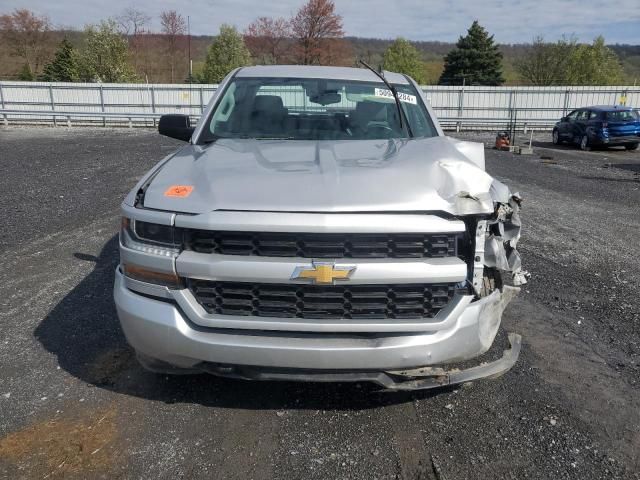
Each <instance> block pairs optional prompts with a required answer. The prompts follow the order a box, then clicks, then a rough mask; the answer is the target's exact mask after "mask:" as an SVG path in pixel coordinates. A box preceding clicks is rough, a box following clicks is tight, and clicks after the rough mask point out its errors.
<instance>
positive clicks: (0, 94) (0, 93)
mask: <svg viewBox="0 0 640 480" xmlns="http://www.w3.org/2000/svg"><path fill="white" fill-rule="evenodd" d="M0 106H1V107H2V109H3V110H4V108H5V105H4V92H3V91H2V82H0ZM2 117H3V119H4V126H5V127H6V126H8V125H9V120H8V118H7V114H6V113H3V114H2Z"/></svg>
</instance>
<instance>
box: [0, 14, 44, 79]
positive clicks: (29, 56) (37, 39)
mask: <svg viewBox="0 0 640 480" xmlns="http://www.w3.org/2000/svg"><path fill="white" fill-rule="evenodd" d="M0 35H1V36H2V38H3V40H4V42H5V43H6V44H7V45H8V47H9V49H10V51H11V55H13V56H16V57H20V58H22V59H24V62H25V68H26V69H28V71H29V72H30V73H31V74H32V75H37V74H38V73H40V69H41V67H42V65H43V64H44V63H45V61H46V60H47V59H48V58H49V56H50V55H51V54H52V52H53V47H55V45H54V42H53V41H52V38H51V36H52V32H51V22H50V21H49V18H48V17H46V16H38V15H36V14H35V13H33V12H32V11H30V10H27V9H25V8H22V9H17V10H14V11H13V13H11V14H9V15H0Z"/></svg>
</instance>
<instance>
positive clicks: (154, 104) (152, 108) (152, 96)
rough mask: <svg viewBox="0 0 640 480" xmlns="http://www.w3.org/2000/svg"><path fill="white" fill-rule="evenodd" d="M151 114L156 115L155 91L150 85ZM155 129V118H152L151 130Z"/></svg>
mask: <svg viewBox="0 0 640 480" xmlns="http://www.w3.org/2000/svg"><path fill="white" fill-rule="evenodd" d="M150 91H151V113H154V114H155V113H156V89H155V87H154V86H153V85H151V89H150ZM155 127H156V116H155V115H154V116H153V128H155Z"/></svg>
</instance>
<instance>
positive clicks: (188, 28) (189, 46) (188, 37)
mask: <svg viewBox="0 0 640 480" xmlns="http://www.w3.org/2000/svg"><path fill="white" fill-rule="evenodd" d="M187 45H188V49H189V55H188V57H189V85H191V83H192V82H193V61H192V60H191V19H190V18H189V15H187Z"/></svg>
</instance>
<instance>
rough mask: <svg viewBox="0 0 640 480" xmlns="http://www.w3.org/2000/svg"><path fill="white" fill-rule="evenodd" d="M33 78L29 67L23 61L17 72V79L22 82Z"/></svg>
mask: <svg viewBox="0 0 640 480" xmlns="http://www.w3.org/2000/svg"><path fill="white" fill-rule="evenodd" d="M35 79H36V78H35V77H34V76H33V72H32V71H31V67H30V66H29V65H27V64H26V63H25V64H24V65H23V66H22V68H21V69H20V72H19V73H18V80H21V81H23V82H33V81H34V80H35Z"/></svg>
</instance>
